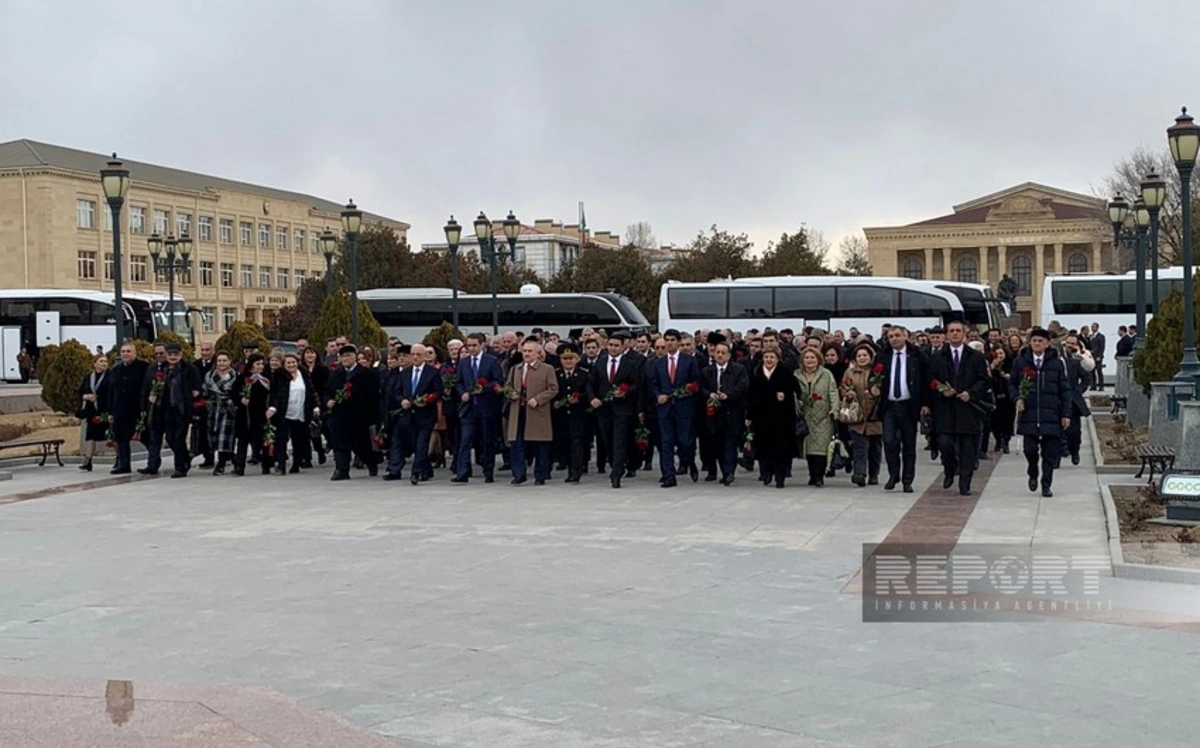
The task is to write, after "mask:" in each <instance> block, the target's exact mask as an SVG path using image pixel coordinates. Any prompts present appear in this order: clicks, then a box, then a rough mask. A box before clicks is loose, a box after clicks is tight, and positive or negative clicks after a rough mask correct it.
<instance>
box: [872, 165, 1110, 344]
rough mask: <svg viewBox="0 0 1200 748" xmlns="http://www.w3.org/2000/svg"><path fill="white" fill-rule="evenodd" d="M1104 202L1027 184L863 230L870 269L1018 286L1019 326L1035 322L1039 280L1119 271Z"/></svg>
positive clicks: (885, 273)
mask: <svg viewBox="0 0 1200 748" xmlns="http://www.w3.org/2000/svg"><path fill="white" fill-rule="evenodd" d="M1105 207H1106V206H1105V201H1104V200H1102V199H1100V198H1095V197H1091V196H1089V195H1082V194H1079V193H1075V192H1068V191H1066V190H1060V189H1057V188H1054V187H1047V186H1045V185H1040V184H1035V183H1033V182H1026V183H1025V184H1021V185H1017V186H1016V187H1011V188H1009V189H1006V190H1002V191H1000V192H996V193H993V194H991V195H986V196H984V197H981V198H978V199H975V200H972V201H970V202H967V203H963V204H961V205H955V206H954V212H953V213H950V214H948V215H944V216H938V217H937V218H930V219H928V220H924V221H918V222H917V223H913V224H909V225H907V226H886V227H873V228H866V229H864V233H865V234H866V237H867V254H868V257H869V258H870V261H871V267H872V268H873V270H874V274H875V275H879V276H901V277H907V278H923V279H930V280H957V281H962V282H967V283H984V284H986V285H989V286H991V287H992V288H993V289H994V288H995V287H996V285H997V284H998V283H999V282H1000V280H1001V278H1002V277H1003V275H1004V274H1007V275H1009V276H1010V277H1012V278H1013V279H1014V280H1015V281H1016V282H1017V286H1018V287H1019V289H1020V290H1019V292H1018V295H1017V308H1016V310H1015V311H1016V312H1017V314H1018V315H1019V316H1020V318H1021V321H1022V324H1025V325H1028V324H1030V323H1031V322H1038V323H1040V321H1041V301H1042V299H1041V294H1042V281H1043V279H1044V278H1045V277H1046V276H1047V275H1050V274H1055V273H1099V272H1109V271H1121V272H1123V271H1124V270H1125V268H1122V267H1119V260H1118V259H1117V258H1116V257H1115V256H1114V254H1113V247H1112V225H1111V224H1110V223H1109V222H1108V216H1107V213H1106V211H1105Z"/></svg>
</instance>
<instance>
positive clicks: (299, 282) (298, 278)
mask: <svg viewBox="0 0 1200 748" xmlns="http://www.w3.org/2000/svg"><path fill="white" fill-rule="evenodd" d="M300 246H304V245H303V244H302V245H300ZM304 276H305V273H304V271H303V270H297V271H296V272H295V273H293V278H294V282H295V286H294V287H295V288H296V289H297V290H299V288H300V286H303V285H304Z"/></svg>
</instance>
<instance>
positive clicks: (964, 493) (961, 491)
mask: <svg viewBox="0 0 1200 748" xmlns="http://www.w3.org/2000/svg"><path fill="white" fill-rule="evenodd" d="M958 495H959V496H970V495H971V488H970V486H968V487H967V488H960V489H958Z"/></svg>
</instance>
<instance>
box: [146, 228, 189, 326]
mask: <svg viewBox="0 0 1200 748" xmlns="http://www.w3.org/2000/svg"><path fill="white" fill-rule="evenodd" d="M146 246H147V247H148V248H149V250H150V259H151V260H152V261H153V262H154V270H155V272H159V273H163V274H164V275H166V276H167V324H168V325H169V326H170V328H171V332H176V330H175V276H176V275H183V274H185V273H187V272H188V270H190V269H191V256H192V240H191V239H190V238H188V236H187V234H184V235H183V236H181V237H179V238H178V239H176V238H175V236H174V235H173V234H167V238H166V239H165V240H164V239H163V238H162V237H161V236H159V235H158V232H155V233H153V234H151V235H150V238H149V239H147V240H146ZM164 250H165V251H164Z"/></svg>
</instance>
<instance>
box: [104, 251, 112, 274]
mask: <svg viewBox="0 0 1200 748" xmlns="http://www.w3.org/2000/svg"><path fill="white" fill-rule="evenodd" d="M112 274H113V256H112V252H105V253H104V280H106V281H110V280H112V279H113V275H112Z"/></svg>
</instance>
